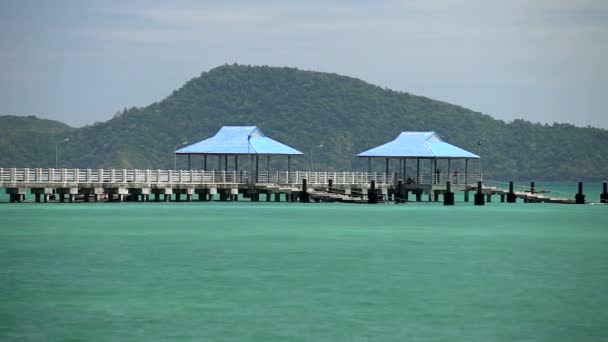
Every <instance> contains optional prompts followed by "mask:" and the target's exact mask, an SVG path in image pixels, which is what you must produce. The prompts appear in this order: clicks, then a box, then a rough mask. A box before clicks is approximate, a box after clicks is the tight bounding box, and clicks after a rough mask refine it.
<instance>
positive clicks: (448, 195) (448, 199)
mask: <svg viewBox="0 0 608 342" xmlns="http://www.w3.org/2000/svg"><path fill="white" fill-rule="evenodd" d="M445 187H446V192H444V193H443V205H454V193H453V192H452V182H450V181H447V182H445Z"/></svg>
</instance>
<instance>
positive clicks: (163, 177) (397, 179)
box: [0, 168, 576, 204]
mask: <svg viewBox="0 0 608 342" xmlns="http://www.w3.org/2000/svg"><path fill="white" fill-rule="evenodd" d="M478 177H479V175H477V174H461V175H459V176H458V177H451V176H448V177H446V176H445V175H442V176H441V177H437V178H435V177H432V178H433V179H430V177H427V178H423V177H422V176H419V177H407V178H408V180H409V182H407V183H404V182H403V181H402V180H403V179H404V178H406V177H403V176H401V175H400V174H398V173H378V172H320V171H318V172H308V171H291V172H289V171H276V172H260V173H258V174H255V175H254V176H253V177H251V174H249V173H248V172H247V171H203V170H137V169H53V168H0V187H1V188H6V192H7V193H8V194H9V195H10V198H11V202H23V201H25V196H26V195H27V194H32V195H34V197H35V201H36V202H42V201H44V202H48V201H52V200H59V201H61V202H64V201H66V200H67V201H68V202H74V201H86V202H88V201H91V200H92V201H100V200H107V201H114V200H116V201H125V200H129V201H140V200H141V201H148V200H150V199H151V197H150V196H151V195H152V196H153V199H154V200H155V201H160V200H161V199H162V200H163V201H170V200H172V199H174V200H176V201H180V200H182V195H184V196H185V200H186V201H192V200H193V199H194V196H195V195H197V196H198V198H197V199H198V200H200V201H208V200H213V199H214V198H215V196H216V195H218V196H219V199H220V200H222V201H226V200H233V201H236V200H238V195H239V194H241V195H243V197H246V198H250V199H251V200H252V201H258V200H259V196H260V194H264V195H265V196H266V200H267V201H270V200H271V198H272V196H274V200H275V201H280V200H281V198H283V199H284V200H285V201H297V200H298V199H299V198H300V196H301V195H302V192H303V191H304V189H305V191H306V193H308V195H307V196H305V197H306V198H309V199H311V200H313V201H317V202H319V201H322V202H336V201H338V202H351V203H367V202H368V199H369V198H368V196H369V194H370V191H371V192H373V193H374V194H376V195H377V197H378V199H379V200H380V201H387V200H395V201H396V202H398V203H401V202H406V201H409V195H410V194H411V195H413V196H415V200H416V201H422V195H423V194H426V195H428V201H438V198H439V196H440V195H443V196H444V197H445V196H447V195H446V193H447V192H448V188H447V184H446V182H447V181H450V182H451V184H450V185H451V186H450V188H451V189H450V191H451V192H452V193H453V192H456V191H463V192H464V195H465V201H466V202H468V200H469V192H471V191H477V190H478V188H477V185H476V184H471V183H470V182H468V180H476V179H478ZM412 180H413V181H412ZM303 181H306V183H307V186H303ZM372 183H373V185H372ZM481 192H482V193H483V194H484V195H485V196H487V201H488V202H490V201H491V196H492V195H498V196H500V198H501V202H504V198H505V196H508V195H509V192H510V191H509V190H508V189H505V188H503V185H502V184H499V185H484V186H482V188H481ZM513 194H514V196H515V198H520V199H523V200H524V202H531V203H535V202H548V203H568V204H570V203H576V201H575V200H574V199H572V198H567V197H565V196H564V197H561V196H555V195H553V194H552V193H549V192H548V191H546V190H534V189H526V188H524V187H518V189H516V190H514V191H513ZM452 197H453V195H452Z"/></svg>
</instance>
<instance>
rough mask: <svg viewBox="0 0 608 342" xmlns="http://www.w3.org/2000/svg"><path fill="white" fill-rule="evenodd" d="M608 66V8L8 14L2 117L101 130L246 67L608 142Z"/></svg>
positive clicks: (294, 5)
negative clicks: (312, 75)
mask: <svg viewBox="0 0 608 342" xmlns="http://www.w3.org/2000/svg"><path fill="white" fill-rule="evenodd" d="M607 53H608V3H607V2H604V1H580V0H579V1H554V0H551V1H532V2H531V1H523V0H516V1H509V2H505V1H461V0H447V1H375V2H364V1H343V2H340V1H333V2H332V1H329V2H327V1H324V2H321V1H307V2H285V1H261V2H249V1H231V2H216V1H213V2H198V1H191V2H187V1H178V2H166V3H164V2H154V1H152V2H149V1H145V2H144V1H131V2H126V3H125V2H121V1H110V2H80V1H55V2H50V1H49V2H42V3H38V2H34V1H32V2H28V1H18V2H17V1H14V2H6V1H5V2H2V3H1V4H0V73H1V75H2V77H0V113H2V114H20V115H28V114H35V115H39V116H45V117H51V118H56V119H59V120H62V121H66V122H68V123H71V124H76V125H81V124H86V123H92V122H93V121H99V120H105V119H107V118H109V117H110V116H111V115H112V114H113V113H114V112H116V111H117V110H120V109H122V108H123V107H131V106H143V105H147V104H149V103H152V102H154V101H158V100H161V99H162V98H163V97H164V96H166V95H168V94H169V93H170V92H171V91H172V90H174V89H176V88H178V87H179V86H181V85H182V84H183V83H184V82H185V81H187V80H188V79H189V78H191V77H194V76H196V75H198V74H200V72H201V71H205V70H208V69H210V68H212V67H215V66H218V65H221V64H224V63H233V62H238V63H244V64H266V65H276V66H295V67H299V68H303V69H312V70H320V71H329V72H336V73H340V74H345V75H349V76H354V77H359V78H362V79H364V80H366V81H368V82H371V83H374V84H378V85H381V86H387V87H390V88H392V89H395V90H402V91H408V92H411V93H414V94H420V95H424V96H428V97H432V98H436V99H439V100H444V101H447V102H451V103H455V104H459V105H463V106H465V107H468V108H471V109H475V110H478V111H482V112H484V113H487V114H490V115H492V116H494V117H497V118H500V119H505V120H511V119H514V118H520V117H523V118H525V119H528V120H531V121H541V122H549V123H552V122H554V121H557V122H571V123H575V124H577V125H583V126H584V125H594V126H601V127H605V128H608V115H606V114H605V113H604V112H605V110H604V106H603V97H604V93H605V92H606V88H607V86H608V71H607V70H608V65H607V64H608V62H606V60H607V58H606V55H607Z"/></svg>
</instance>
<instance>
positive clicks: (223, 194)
mask: <svg viewBox="0 0 608 342" xmlns="http://www.w3.org/2000/svg"><path fill="white" fill-rule="evenodd" d="M227 200H228V194H227V193H226V191H220V201H222V202H226V201H227Z"/></svg>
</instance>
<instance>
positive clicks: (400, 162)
mask: <svg viewBox="0 0 608 342" xmlns="http://www.w3.org/2000/svg"><path fill="white" fill-rule="evenodd" d="M398 170H399V173H401V171H402V170H403V158H399V169H398ZM403 176H404V174H403V173H401V177H399V178H400V179H403Z"/></svg>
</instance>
